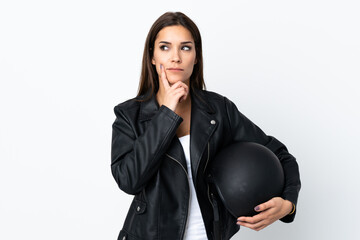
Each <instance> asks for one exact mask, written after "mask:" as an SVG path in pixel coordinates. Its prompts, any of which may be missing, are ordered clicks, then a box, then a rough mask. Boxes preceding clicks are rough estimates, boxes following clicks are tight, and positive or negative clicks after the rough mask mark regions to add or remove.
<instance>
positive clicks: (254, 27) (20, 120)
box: [0, 0, 360, 240]
mask: <svg viewBox="0 0 360 240" xmlns="http://www.w3.org/2000/svg"><path fill="white" fill-rule="evenodd" d="M166 11H182V12H184V13H185V14H187V15H188V16H189V17H190V18H192V19H193V20H194V21H195V23H196V24H197V25H198V27H199V29H200V31H201V33H202V38H203V49H204V66H205V68H204V70H205V81H206V84H207V88H208V90H211V91H215V92H218V93H220V94H223V95H225V96H227V97H228V98H229V99H231V100H232V101H234V102H235V103H236V105H237V106H238V108H239V110H240V111H241V112H243V113H244V114H245V115H246V116H247V117H249V118H250V119H251V120H252V121H254V122H255V123H256V124H257V125H259V126H260V127H261V128H262V129H263V130H264V131H265V132H266V133H267V134H269V135H273V136H275V137H276V138H278V139H279V140H281V141H282V142H284V143H285V144H286V145H287V147H288V149H289V151H290V152H291V153H292V154H293V155H295V156H296V157H297V160H298V163H299V166H300V171H301V180H302V190H301V192H300V196H299V202H298V212H297V216H296V219H295V222H293V223H291V224H284V223H281V222H277V223H275V224H273V225H272V226H270V227H268V228H266V229H264V230H263V231H260V232H255V231H252V230H249V229H246V228H242V229H241V230H240V231H239V232H238V233H237V234H236V235H235V237H234V238H233V239H277V240H279V239H301V240H303V239H306V240H308V239H330V240H332V239H359V231H358V229H357V228H358V226H359V224H360V221H359V214H360V211H359V202H360V194H359V190H358V189H359V182H360V177H359V176H360V174H359V171H360V168H359V161H360V153H359V147H360V146H359V145H360V144H359V134H360V127H359V123H360V114H359V102H360V97H359V94H358V92H359V85H358V82H359V80H360V73H359V67H360V44H359V43H360V31H359V26H360V17H359V16H360V14H359V11H360V8H359V3H358V1H355V0H354V1H350V0H342V1H331V0H327V1H325V0H302V1H288V0H284V1H280V0H273V1H266V0H261V1H260V0H258V1H256V0H255V1H254V0H253V1H245V0H242V1H226V0H222V1H214V2H211V1H196V2H195V1H176V2H175V1H143V2H138V1H106V0H102V1H99V0H98V1H91V0H87V1H85V0H62V1H48V0H43V1H40V0H33V1H16V0H12V1H10V0H8V1H1V3H0V81H1V85H0V114H1V117H0V161H1V162H0V163H1V165H0V239H4V240H12V239H36V240H38V239H41V240H43V239H44V240H48V239H52V240H57V239H59V240H60V239H76V240H77V239H94V240H95V239H96V240H98V239H116V238H117V234H118V232H119V230H120V229H121V227H122V224H123V221H124V218H125V215H126V213H127V210H128V207H129V203H130V200H131V198H132V197H131V196H129V195H126V194H125V193H123V192H122V191H121V190H119V189H118V187H117V185H116V183H115V181H114V180H113V178H112V176H111V171H110V143H111V124H112V122H113V121H114V119H115V115H114V114H113V107H114V106H115V105H116V104H118V103H120V102H123V101H125V100H127V99H129V98H131V97H134V96H135V95H136V92H137V87H138V80H139V76H140V67H141V66H140V63H141V57H142V51H143V46H144V42H145V38H146V35H147V33H148V30H149V28H150V26H151V25H152V23H153V22H154V21H155V20H156V19H157V18H158V17H159V16H160V15H161V14H162V13H164V12H166Z"/></svg>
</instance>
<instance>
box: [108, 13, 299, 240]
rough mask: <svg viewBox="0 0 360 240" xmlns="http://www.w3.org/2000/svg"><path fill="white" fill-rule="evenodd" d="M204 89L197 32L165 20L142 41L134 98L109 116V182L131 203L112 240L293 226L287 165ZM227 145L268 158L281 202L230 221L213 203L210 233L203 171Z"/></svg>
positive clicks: (178, 20)
mask: <svg viewBox="0 0 360 240" xmlns="http://www.w3.org/2000/svg"><path fill="white" fill-rule="evenodd" d="M204 89H205V84H204V80H203V59H202V46H201V36H200V33H199V30H198V28H197V27H196V25H195V24H194V23H193V22H192V21H191V20H190V19H189V18H188V17H187V16H185V15H184V14H182V13H179V12H176V13H172V12H168V13H165V14H164V15H162V16H160V18H159V19H157V20H156V22H155V23H154V24H153V26H152V27H151V29H150V31H149V34H148V36H147V39H146V43H145V49H144V54H143V62H142V72H141V79H140V85H139V92H138V95H137V97H136V98H134V99H130V100H128V101H126V102H124V103H121V104H119V105H118V106H116V107H115V109H114V111H115V114H116V117H117V118H116V120H115V122H114V124H113V137H112V164H111V168H112V174H113V176H114V178H115V180H116V182H117V183H118V185H119V187H120V188H121V189H122V190H123V191H125V192H126V193H128V194H133V195H135V197H134V199H133V202H132V204H131V206H130V209H129V212H128V215H127V217H126V220H125V223H124V226H123V229H122V230H121V232H120V235H119V238H118V239H220V238H221V239H230V237H231V236H233V235H234V234H235V233H236V232H237V231H238V230H239V225H242V226H246V227H249V228H251V229H254V230H260V229H262V228H264V227H266V226H268V225H269V224H271V223H273V222H274V221H276V220H278V219H280V220H282V221H284V222H291V221H293V219H294V216H295V205H296V202H297V197H298V192H299V189H300V179H299V172H298V165H297V163H296V161H295V158H294V157H293V156H292V155H291V154H289V153H288V151H287V149H286V147H285V146H284V145H283V144H282V143H281V142H279V141H278V140H276V139H275V138H273V137H270V136H267V135H265V134H264V133H263V132H262V131H261V129H259V128H258V127H257V126H256V125H255V124H253V123H252V122H251V121H250V120H248V119H247V118H246V117H245V116H244V115H242V114H241V113H240V112H239V111H238V109H237V108H236V106H235V104H234V103H232V102H231V101H230V100H228V99H227V98H226V97H223V96H221V95H219V94H216V93H213V92H209V91H206V90H204ZM234 141H251V142H257V143H260V144H262V145H265V146H266V147H268V148H269V149H270V150H272V151H273V152H274V153H275V154H276V155H277V156H278V158H279V159H280V161H281V164H282V166H283V169H284V173H285V179H286V182H285V188H284V191H283V194H282V196H281V197H276V198H273V199H271V200H269V201H268V202H265V203H263V204H260V205H259V206H256V207H255V210H256V211H257V212H259V214H257V215H255V216H253V217H246V216H239V218H238V219H235V218H234V217H232V216H231V215H230V214H229V213H228V211H227V210H226V209H225V208H224V206H223V204H222V203H221V202H218V204H219V206H218V209H219V215H220V216H219V219H220V225H216V224H214V211H213V201H216V191H213V189H212V186H211V184H209V181H208V180H207V176H208V169H207V165H208V163H209V162H211V161H212V159H213V158H214V156H215V154H216V153H217V152H218V151H219V150H220V149H222V148H223V147H225V146H227V145H229V144H230V143H232V142H234ZM215 228H219V229H218V230H217V231H215V230H216V229H215ZM216 232H219V233H221V234H220V235H221V236H216V235H217V234H216Z"/></svg>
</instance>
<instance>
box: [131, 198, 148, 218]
mask: <svg viewBox="0 0 360 240" xmlns="http://www.w3.org/2000/svg"><path fill="white" fill-rule="evenodd" d="M133 209H134V211H135V214H138V215H139V214H143V213H144V212H145V211H146V203H145V202H143V201H140V200H136V199H135V200H134V204H133Z"/></svg>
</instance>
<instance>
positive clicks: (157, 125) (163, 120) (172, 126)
mask: <svg viewBox="0 0 360 240" xmlns="http://www.w3.org/2000/svg"><path fill="white" fill-rule="evenodd" d="M127 110H128V109H127ZM114 112H115V114H116V120H115V122H114V123H113V126H112V129H113V132H112V148H111V171H112V174H113V176H114V178H115V180H116V182H117V184H118V185H119V187H120V189H122V190H123V191H124V192H126V193H128V194H134V195H135V194H137V193H139V192H140V191H141V190H142V189H143V188H144V187H145V186H146V184H147V182H148V181H149V179H150V178H151V177H153V175H154V174H155V173H156V172H157V171H158V168H159V166H160V163H161V159H162V155H163V154H164V153H165V151H166V150H167V148H168V147H169V145H170V143H171V140H172V138H173V137H174V135H175V134H176V130H177V128H178V126H179V125H180V123H181V122H182V121H183V119H182V118H181V117H180V116H178V115H177V114H176V113H175V112H173V111H171V110H170V109H169V108H167V107H166V106H164V105H163V106H161V107H160V108H159V110H158V111H157V112H156V113H155V115H154V116H153V117H152V119H151V120H150V121H149V122H148V123H147V124H148V125H147V127H146V131H145V132H144V133H143V134H142V135H141V136H138V134H137V132H136V127H135V126H134V122H132V121H129V120H128V117H127V116H126V115H125V114H124V112H125V111H122V106H121V105H118V106H116V107H115V108H114ZM127 112H128V111H127Z"/></svg>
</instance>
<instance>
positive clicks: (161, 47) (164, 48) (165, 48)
mask: <svg viewBox="0 0 360 240" xmlns="http://www.w3.org/2000/svg"><path fill="white" fill-rule="evenodd" d="M160 49H161V50H163V51H166V50H169V47H168V46H166V45H161V46H160Z"/></svg>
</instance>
